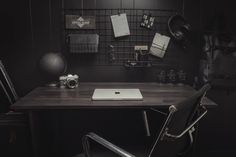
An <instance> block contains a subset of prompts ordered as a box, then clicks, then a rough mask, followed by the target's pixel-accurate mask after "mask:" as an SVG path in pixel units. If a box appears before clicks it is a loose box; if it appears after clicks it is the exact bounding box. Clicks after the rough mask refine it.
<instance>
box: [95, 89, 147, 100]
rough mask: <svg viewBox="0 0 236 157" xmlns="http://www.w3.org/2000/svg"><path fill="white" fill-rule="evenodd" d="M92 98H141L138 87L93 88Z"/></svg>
mask: <svg viewBox="0 0 236 157" xmlns="http://www.w3.org/2000/svg"><path fill="white" fill-rule="evenodd" d="M92 100H143V96H142V94H141V92H140V90H139V89H95V90H94V92H93V96H92Z"/></svg>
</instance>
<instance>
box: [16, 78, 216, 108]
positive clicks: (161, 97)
mask: <svg viewBox="0 0 236 157" xmlns="http://www.w3.org/2000/svg"><path fill="white" fill-rule="evenodd" d="M95 88H139V89H140V91H141V93H142V95H143V100H141V101H140V100H139V101H133V100H132V101H123V100H121V101H92V100H91V98H92V94H93V91H94V89H95ZM194 91H195V90H194V89H193V88H192V87H190V86H187V85H182V86H178V85H160V84H158V83H95V82H91V83H89V82H88V83H80V84H79V87H78V88H76V89H61V88H58V87H38V88H36V89H34V90H32V91H31V92H30V93H29V94H27V95H26V96H24V97H22V98H21V99H20V100H18V101H17V102H16V103H15V104H13V105H12V106H11V107H12V109H15V110H41V109H81V108H148V107H160V108H161V107H164V108H166V107H168V106H170V105H172V104H175V103H178V102H180V101H182V100H184V99H185V98H187V97H188V96H190V95H191V94H193V93H194ZM203 104H204V105H206V106H208V107H215V106H217V104H216V103H215V102H213V101H212V100H210V99H208V98H204V99H203Z"/></svg>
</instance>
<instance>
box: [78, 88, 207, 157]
mask: <svg viewBox="0 0 236 157" xmlns="http://www.w3.org/2000/svg"><path fill="white" fill-rule="evenodd" d="M209 89H210V85H209V84H207V85H205V86H203V87H202V88H201V89H200V90H203V94H202V95H200V100H199V102H198V103H197V108H195V110H202V111H201V113H200V114H199V115H197V116H198V117H197V118H196V119H195V120H193V119H191V122H188V126H186V128H185V129H184V130H182V131H181V133H179V134H171V133H169V132H168V131H169V128H168V124H169V122H170V121H171V118H172V117H173V115H174V113H175V112H176V111H178V107H176V106H175V105H171V106H170V107H169V113H168V116H167V118H166V120H165V123H164V125H163V127H162V128H161V131H160V132H159V135H158V136H157V138H156V139H155V141H154V144H153V145H152V146H151V149H150V151H149V153H148V157H151V156H152V154H153V151H154V149H155V148H156V145H157V143H158V141H159V140H161V141H163V140H176V139H180V138H181V137H183V136H184V135H186V134H187V133H188V135H189V137H190V146H189V147H191V146H192V144H193V135H192V134H193V132H194V131H195V125H196V124H197V123H198V122H199V121H200V120H201V119H202V118H203V117H204V116H205V115H206V114H207V109H206V107H205V106H203V105H202V104H201V101H202V99H203V97H204V96H205V95H206V92H207V91H208V90H209ZM200 90H199V91H198V92H201V91H200ZM152 110H153V109H152ZM154 111H155V109H154ZM194 114H195V112H194ZM145 116H146V115H145ZM191 116H192V117H193V115H191ZM147 124H148V123H147ZM147 128H148V127H147ZM149 133H150V132H149ZM90 140H92V141H94V142H96V143H98V144H100V145H102V146H103V147H105V148H107V149H108V150H110V151H112V152H114V153H116V154H118V155H119V156H121V157H135V155H133V154H131V153H129V152H127V151H126V150H124V149H122V148H120V147H118V146H116V145H114V144H112V143H111V142H109V141H107V140H106V139H104V138H102V137H100V136H99V135H97V134H95V133H93V132H90V133H88V134H86V135H84V136H83V138H82V145H83V150H84V154H85V157H91V149H90ZM188 150H189V148H188Z"/></svg>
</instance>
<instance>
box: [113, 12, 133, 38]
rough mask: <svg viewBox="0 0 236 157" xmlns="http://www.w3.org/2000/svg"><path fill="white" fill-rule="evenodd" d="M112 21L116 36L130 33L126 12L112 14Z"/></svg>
mask: <svg viewBox="0 0 236 157" xmlns="http://www.w3.org/2000/svg"><path fill="white" fill-rule="evenodd" d="M111 23H112V27H113V32H114V36H115V38H117V37H122V36H127V35H130V30H129V24H128V20H127V16H126V13H122V14H119V15H112V16H111Z"/></svg>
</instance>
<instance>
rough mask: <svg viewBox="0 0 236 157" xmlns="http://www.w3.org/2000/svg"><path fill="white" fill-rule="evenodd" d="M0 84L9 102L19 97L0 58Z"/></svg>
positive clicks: (11, 102)
mask: <svg viewBox="0 0 236 157" xmlns="http://www.w3.org/2000/svg"><path fill="white" fill-rule="evenodd" d="M0 86H1V88H2V90H3V92H4V94H5V96H6V97H7V99H8V101H9V103H10V104H13V103H14V102H16V101H17V100H18V98H19V97H18V95H17V93H16V90H15V88H14V86H13V83H12V81H11V79H10V77H9V75H8V73H7V71H6V69H5V67H4V65H3V63H2V61H1V60H0Z"/></svg>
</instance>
